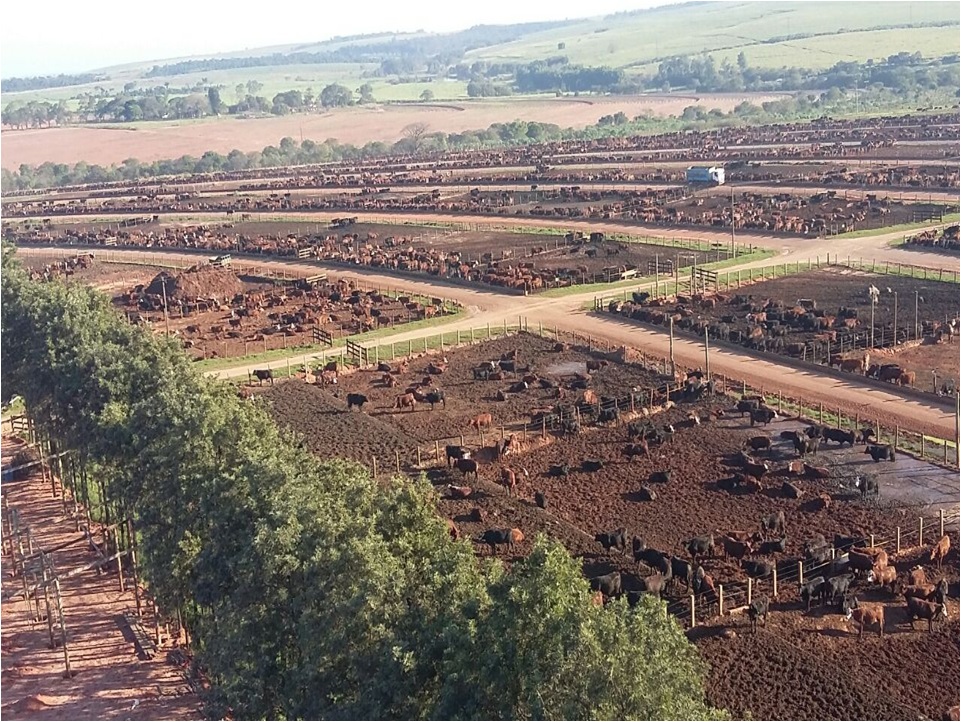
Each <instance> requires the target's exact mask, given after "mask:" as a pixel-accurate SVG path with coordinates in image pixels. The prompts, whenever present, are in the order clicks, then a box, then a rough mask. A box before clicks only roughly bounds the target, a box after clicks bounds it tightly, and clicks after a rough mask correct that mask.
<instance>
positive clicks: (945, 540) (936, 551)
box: [928, 534, 951, 569]
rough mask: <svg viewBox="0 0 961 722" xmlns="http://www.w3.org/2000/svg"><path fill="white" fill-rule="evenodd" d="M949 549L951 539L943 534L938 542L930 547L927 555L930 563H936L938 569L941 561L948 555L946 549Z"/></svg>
mask: <svg viewBox="0 0 961 722" xmlns="http://www.w3.org/2000/svg"><path fill="white" fill-rule="evenodd" d="M949 549H951V539H950V537H948V535H947V534H945V535H944V536H943V537H941V538H940V539H939V540H938V543H937V544H935V545H934V546H933V547H932V548H931V553H930V555H929V556H928V558H929V560H930V561H931V562H932V563H935V562H936V563H937V565H938V569H940V568H941V562H942V561H944V558H945V557H946V556H947V555H948V550H949Z"/></svg>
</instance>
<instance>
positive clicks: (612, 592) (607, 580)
mask: <svg viewBox="0 0 961 722" xmlns="http://www.w3.org/2000/svg"><path fill="white" fill-rule="evenodd" d="M589 583H590V585H591V591H592V592H600V593H601V594H603V595H604V596H605V597H616V596H618V595H620V593H621V573H620V572H611V573H610V574H602V575H601V576H599V577H592V578H591V579H590V582H589Z"/></svg>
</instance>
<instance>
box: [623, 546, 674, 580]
mask: <svg viewBox="0 0 961 722" xmlns="http://www.w3.org/2000/svg"><path fill="white" fill-rule="evenodd" d="M631 546H632V548H633V552H634V562H635V563H636V564H640V563H641V562H644V563H645V564H646V565H647V566H649V567H650V568H651V569H654V570H655V571H657V572H658V573H659V574H661V575H662V576H670V574H671V559H670V557H669V556H668V555H667V554H662V553H661V552H659V551H658V550H657V549H649V548H648V547H647V545H646V544H645V543H644V540H643V539H639V538H638V537H634V539H633V541H632V543H631Z"/></svg>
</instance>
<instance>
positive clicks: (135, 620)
mask: <svg viewBox="0 0 961 722" xmlns="http://www.w3.org/2000/svg"><path fill="white" fill-rule="evenodd" d="M4 423H5V424H6V423H7V421H5V422H4ZM9 423H10V427H11V430H12V431H13V433H14V434H15V435H16V436H18V437H19V438H21V439H23V440H24V442H25V443H26V444H27V446H28V447H30V448H33V449H35V450H36V451H37V453H39V455H40V459H39V460H37V461H34V462H31V463H29V464H25V465H23V466H22V467H20V468H19V469H6V470H4V471H5V473H7V474H9V473H10V472H12V471H19V470H22V469H26V468H29V467H37V468H39V471H40V478H41V482H42V483H43V484H44V485H45V484H46V483H47V482H48V481H49V484H50V493H51V495H52V497H53V498H54V499H57V500H59V502H60V505H61V509H62V516H63V519H67V520H72V521H73V524H74V529H75V531H76V532H77V536H75V537H71V538H70V539H68V540H67V541H65V542H62V543H60V544H59V545H57V546H55V547H50V548H46V549H44V548H41V547H40V545H39V544H38V543H37V541H36V539H35V538H34V535H33V534H32V532H31V529H30V528H29V526H25V525H24V524H23V523H22V515H21V514H20V510H19V509H18V508H17V507H15V506H11V505H10V503H9V498H8V496H7V495H6V494H4V495H3V498H2V500H0V545H2V550H3V553H4V554H8V555H10V556H11V558H12V562H13V574H14V576H15V577H19V578H20V580H21V584H20V585H18V586H17V587H16V588H12V589H10V590H9V591H7V592H5V593H4V594H3V597H2V601H3V602H11V601H13V600H15V599H20V600H22V601H23V603H24V605H25V607H26V609H27V611H28V613H29V614H31V615H32V618H33V619H34V620H35V621H37V622H46V627H47V634H48V637H49V645H50V648H51V649H56V648H57V647H59V648H60V649H61V650H62V652H63V662H64V677H71V676H73V675H74V674H76V670H75V669H74V667H73V662H72V660H71V656H70V644H71V642H70V633H69V630H68V628H67V623H66V618H65V603H69V597H65V596H64V595H63V594H62V588H61V583H62V582H65V581H66V580H68V579H70V578H71V577H74V576H77V575H79V574H82V573H84V572H86V571H89V570H92V569H97V570H101V569H104V570H110V569H113V570H114V571H115V573H116V575H117V584H118V587H119V591H120V592H124V591H125V590H126V589H127V588H128V587H129V588H131V589H132V590H133V592H134V606H133V607H131V608H128V609H127V610H126V612H125V613H124V618H125V620H126V622H127V624H128V625H129V626H130V630H131V632H132V633H133V635H134V638H135V639H136V643H137V646H138V648H139V650H140V652H141V653H143V654H144V655H145V656H147V657H152V656H154V655H155V654H156V653H157V650H158V646H159V645H161V644H163V643H164V641H166V640H167V639H170V638H171V635H172V634H173V635H174V636H175V638H176V639H183V640H184V641H185V642H186V643H188V644H189V639H190V638H189V632H188V630H187V628H186V626H185V625H184V624H183V623H182V615H181V613H180V610H179V609H178V610H171V613H169V614H168V613H165V612H163V611H161V610H160V608H159V607H158V606H157V603H156V601H154V600H153V599H152V597H151V594H150V591H149V589H148V588H147V587H146V586H145V582H144V580H143V579H142V578H141V576H140V567H139V566H138V563H137V531H136V529H135V527H134V524H133V520H131V519H129V518H117V517H116V516H115V513H112V512H111V506H110V504H107V503H105V499H106V489H105V487H104V484H103V480H102V479H94V478H91V477H90V476H88V471H89V469H88V466H87V464H86V460H85V459H84V458H83V456H82V455H81V454H79V453H77V452H76V451H73V450H60V449H58V444H57V441H56V440H55V439H54V438H53V437H52V436H49V435H47V434H46V433H44V430H43V428H44V427H43V425H41V424H34V423H33V422H32V420H31V419H29V417H27V416H25V415H23V416H18V417H12V418H11V419H9ZM81 543H85V544H86V545H87V546H88V548H89V550H90V551H91V552H92V553H93V555H94V558H93V560H92V561H89V562H86V563H84V564H80V565H79V566H76V567H73V568H71V569H60V568H58V567H56V566H55V565H54V562H53V560H52V557H51V555H52V554H54V553H55V552H58V551H61V550H63V549H66V548H68V547H71V546H73V545H76V544H81ZM171 630H173V631H171ZM188 681H190V682H191V683H192V680H188Z"/></svg>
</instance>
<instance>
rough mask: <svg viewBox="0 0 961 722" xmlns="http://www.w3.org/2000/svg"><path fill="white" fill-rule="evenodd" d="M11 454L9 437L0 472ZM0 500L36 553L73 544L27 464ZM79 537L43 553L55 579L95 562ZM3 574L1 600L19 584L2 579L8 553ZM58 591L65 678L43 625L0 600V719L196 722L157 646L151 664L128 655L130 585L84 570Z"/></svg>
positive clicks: (196, 711)
mask: <svg viewBox="0 0 961 722" xmlns="http://www.w3.org/2000/svg"><path fill="white" fill-rule="evenodd" d="M20 448H22V443H21V442H20V441H19V440H14V439H11V438H9V437H7V436H6V435H5V436H4V437H3V447H2V453H3V464H4V467H6V466H7V465H8V464H9V462H10V460H11V458H12V456H13V455H14V454H15V453H16V452H17V450H18V449H20ZM3 493H4V496H5V497H6V499H7V500H8V502H9V505H10V508H11V509H13V508H17V509H18V510H19V512H20V517H21V524H22V525H24V526H27V525H29V527H30V529H31V531H32V533H33V538H34V540H35V543H36V544H37V545H38V546H39V547H40V548H42V549H47V550H49V549H53V548H55V547H58V546H60V545H61V544H65V543H66V542H69V541H70V540H71V539H76V538H78V534H77V532H76V530H75V528H74V525H73V522H72V521H71V520H69V519H68V520H64V519H63V507H62V506H61V503H60V500H59V499H58V498H53V497H52V495H51V493H50V485H49V482H47V483H43V482H42V480H41V478H40V473H39V469H38V468H37V467H34V471H33V472H32V473H31V474H30V475H29V476H27V477H26V478H25V479H23V480H19V479H18V480H17V481H8V480H5V481H4V482H3ZM95 533H96V532H95ZM97 536H98V537H99V535H97ZM79 538H80V540H81V541H80V542H75V543H73V544H70V545H67V546H65V547H64V548H62V549H59V550H58V551H55V552H51V558H52V560H53V562H54V563H55V565H56V568H57V569H58V572H59V573H63V572H65V571H67V570H69V569H72V568H74V567H78V566H81V565H84V564H86V563H88V562H90V561H91V560H93V559H94V558H95V557H94V556H93V552H92V551H91V550H90V549H89V548H88V546H87V545H86V544H85V543H82V540H83V536H82V535H80V536H79ZM98 541H100V540H99V538H98ZM3 571H4V577H3V579H4V581H3V592H4V594H5V595H6V594H7V593H9V592H12V591H14V590H17V589H18V588H19V587H20V586H21V585H22V582H21V580H20V578H13V577H11V576H10V573H11V571H12V567H11V558H10V556H9V555H4V560H3ZM61 585H62V586H61V589H62V595H63V603H64V621H65V624H66V628H67V639H68V642H67V644H68V650H69V652H70V664H71V670H72V671H73V672H74V676H73V677H72V678H70V679H64V677H63V672H64V660H63V651H62V648H61V647H57V648H55V649H51V648H50V646H49V638H48V633H47V625H46V623H45V622H43V621H39V622H37V621H35V620H34V618H33V615H32V614H31V613H30V612H28V610H27V608H26V607H25V605H24V603H23V601H22V600H13V601H6V602H4V603H3V607H2V610H3V620H2V621H3V634H2V647H3V656H2V667H3V672H2V675H3V676H2V693H3V707H2V714H3V717H4V718H5V719H16V720H78V719H111V720H113V719H116V720H124V719H126V720H135V719H144V720H158V719H171V720H184V719H202V716H201V714H200V708H199V699H198V698H197V696H196V695H195V694H193V693H192V692H191V691H190V688H189V686H188V685H187V682H186V680H185V678H184V676H183V675H182V674H181V672H180V670H179V669H178V667H177V666H175V665H174V664H173V663H171V662H170V661H168V659H167V654H168V652H167V651H166V650H164V649H161V651H160V653H159V654H157V655H156V656H155V657H153V658H152V659H147V658H146V657H143V658H141V657H138V654H137V652H136V651H135V647H134V643H133V635H132V632H131V631H130V630H129V629H128V628H127V626H126V623H125V622H124V617H123V612H124V610H125V609H128V608H133V607H134V593H133V589H132V587H131V586H130V584H128V586H127V590H126V592H122V593H121V592H120V591H118V588H117V578H116V575H115V574H104V575H102V576H101V575H98V573H97V571H96V570H93V569H89V570H87V571H85V572H83V573H81V574H78V575H76V576H73V577H70V578H69V579H64V580H63V581H62V583H61ZM41 607H43V604H42V602H41ZM171 651H172V652H173V651H176V650H171Z"/></svg>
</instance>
